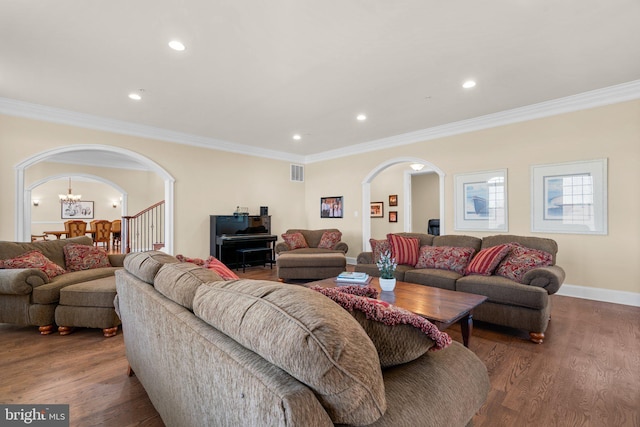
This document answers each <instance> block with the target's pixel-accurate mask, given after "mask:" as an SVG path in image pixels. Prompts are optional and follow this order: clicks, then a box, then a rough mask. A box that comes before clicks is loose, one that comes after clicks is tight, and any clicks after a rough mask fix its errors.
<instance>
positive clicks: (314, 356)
mask: <svg viewBox="0 0 640 427" xmlns="http://www.w3.org/2000/svg"><path fill="white" fill-rule="evenodd" d="M193 309H194V313H195V314H196V316H198V317H199V318H201V319H202V320H204V321H205V322H207V323H208V324H210V325H211V326H213V327H215V328H216V329H218V330H220V331H221V332H223V333H225V334H226V335H228V336H229V337H231V338H233V339H234V340H235V341H237V342H238V343H240V344H242V345H243V346H244V347H246V348H248V349H249V350H251V351H253V352H255V353H257V354H259V355H260V356H262V357H263V358H264V359H266V360H268V361H269V362H271V363H273V364H274V365H276V366H278V367H280V368H281V369H283V370H284V371H286V372H288V373H289V374H290V375H292V376H293V377H295V378H296V379H298V380H299V381H301V382H303V383H304V384H306V385H307V386H308V387H309V388H311V389H312V390H313V391H314V393H315V394H316V396H317V398H318V400H319V401H320V402H321V404H322V405H323V407H324V408H325V409H326V411H327V413H328V414H329V416H330V417H331V420H332V421H333V422H334V423H344V424H355V425H363V424H370V423H373V422H374V421H376V420H377V419H378V418H380V417H381V416H382V414H384V412H385V410H386V400H385V393H384V384H383V381H382V372H381V369H380V362H379V360H378V356H377V353H376V349H375V347H374V345H373V343H372V342H371V340H370V339H369V337H368V336H367V334H366V333H365V332H364V330H363V329H362V328H361V327H360V325H359V324H358V322H356V321H355V320H354V319H353V317H351V316H350V315H349V313H347V312H346V311H345V310H343V309H342V308H341V307H340V306H339V305H337V304H336V303H334V302H333V301H331V300H330V299H328V298H326V297H324V296H323V295H320V294H319V293H317V292H314V291H312V290H310V289H307V288H304V287H302V286H297V285H287V284H283V283H276V282H269V281H258V280H234V281H229V282H216V283H206V284H203V285H201V286H200V287H199V288H198V290H197V291H196V297H195V299H194V302H193Z"/></svg>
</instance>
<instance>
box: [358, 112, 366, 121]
mask: <svg viewBox="0 0 640 427" xmlns="http://www.w3.org/2000/svg"><path fill="white" fill-rule="evenodd" d="M356 119H358V120H359V121H361V122H364V121H365V120H367V116H365V115H364V114H358V116H357V117H356Z"/></svg>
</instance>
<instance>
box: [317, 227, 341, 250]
mask: <svg viewBox="0 0 640 427" xmlns="http://www.w3.org/2000/svg"><path fill="white" fill-rule="evenodd" d="M341 238H342V233H341V232H340V231H325V232H324V233H322V237H321V238H320V243H318V248H321V249H333V248H335V247H336V245H337V244H338V242H339V241H340V239H341Z"/></svg>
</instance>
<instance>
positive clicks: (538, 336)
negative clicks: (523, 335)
mask: <svg viewBox="0 0 640 427" xmlns="http://www.w3.org/2000/svg"><path fill="white" fill-rule="evenodd" d="M529 338H530V339H531V341H533V342H534V343H536V344H542V342H543V341H544V332H529Z"/></svg>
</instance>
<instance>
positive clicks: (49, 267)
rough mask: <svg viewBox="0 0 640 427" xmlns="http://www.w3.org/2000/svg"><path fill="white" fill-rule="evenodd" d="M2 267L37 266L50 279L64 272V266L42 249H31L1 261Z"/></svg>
mask: <svg viewBox="0 0 640 427" xmlns="http://www.w3.org/2000/svg"><path fill="white" fill-rule="evenodd" d="M0 264H1V265H2V268H37V269H38V270H42V271H43V272H44V274H46V275H47V277H48V278H49V279H53V278H54V277H56V276H59V275H61V274H64V273H65V271H64V268H62V267H60V266H59V265H58V264H56V263H55V262H53V261H51V260H50V259H49V258H47V257H46V256H44V255H43V254H42V252H40V251H36V250H33V251H29V252H26V253H23V254H22V255H20V256H17V257H15V258H10V259H5V260H2V261H0Z"/></svg>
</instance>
